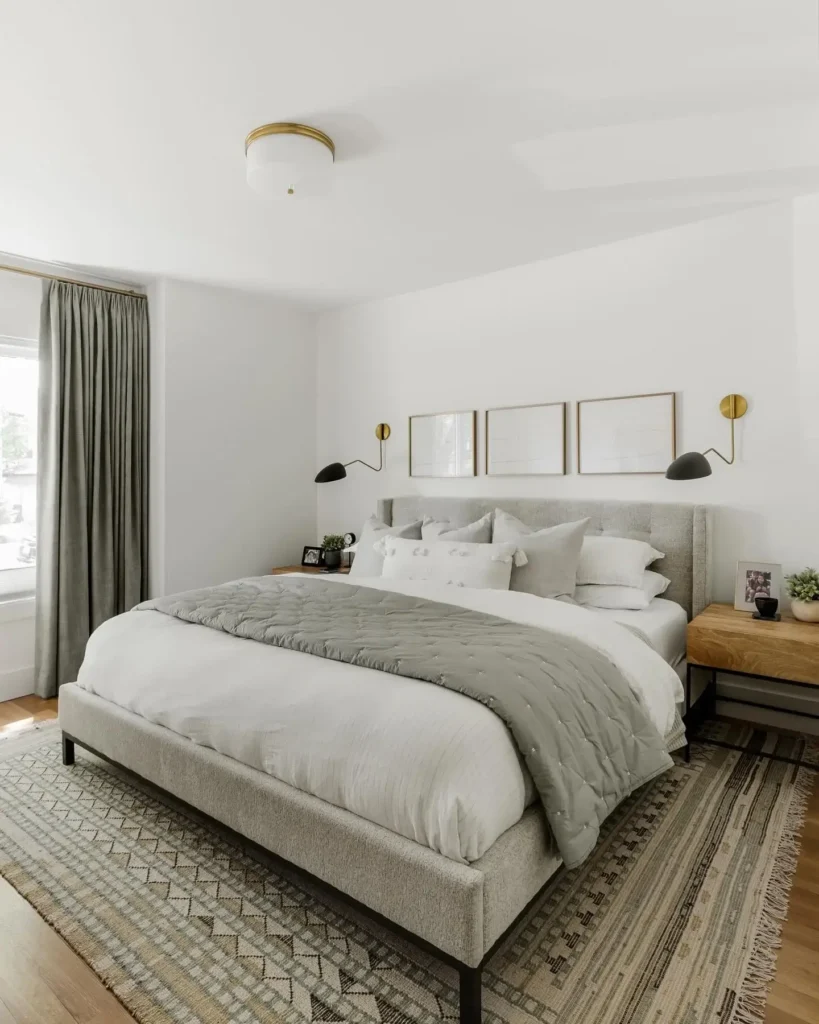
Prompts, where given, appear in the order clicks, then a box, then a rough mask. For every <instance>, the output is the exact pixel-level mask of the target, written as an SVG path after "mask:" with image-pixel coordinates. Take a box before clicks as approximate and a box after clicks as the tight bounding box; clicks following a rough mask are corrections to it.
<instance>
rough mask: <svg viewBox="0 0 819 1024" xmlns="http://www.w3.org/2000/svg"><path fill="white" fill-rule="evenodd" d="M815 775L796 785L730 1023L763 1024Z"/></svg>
mask: <svg viewBox="0 0 819 1024" xmlns="http://www.w3.org/2000/svg"><path fill="white" fill-rule="evenodd" d="M815 779H816V776H815V774H814V772H812V771H810V770H809V769H806V768H802V769H800V770H799V772H798V773H797V776H796V779H795V781H794V784H793V790H794V792H793V796H792V798H791V803H790V806H789V808H788V812H787V814H786V816H785V825H784V829H783V832H782V835H781V837H780V841H779V845H778V847H777V851H776V859H775V861H774V868H773V871H772V872H771V874H770V876H769V878H768V883H767V885H766V887H765V894H764V896H763V904H762V914H761V916H760V919H759V922H758V927H757V932H756V936H755V938H754V945H753V949H752V950H751V956H750V959H749V960H748V969H747V973H746V974H745V978H744V980H743V982H742V987H741V989H740V991H739V993H738V994H737V1002H736V1006H735V1010H734V1013H733V1015H732V1017H731V1024H764V1020H765V1011H766V1007H767V1003H768V993H769V990H770V987H771V983H772V982H773V980H774V977H775V975H776V959H777V955H778V953H779V950H780V948H781V946H782V927H783V925H784V923H785V920H786V918H787V916H788V905H789V903H790V893H791V889H792V887H793V876H794V874H795V873H796V865H797V862H798V860H799V851H800V848H801V846H802V830H803V829H804V827H805V818H806V816H807V808H808V801H809V800H810V798H811V795H812V793H813V786H814V782H815Z"/></svg>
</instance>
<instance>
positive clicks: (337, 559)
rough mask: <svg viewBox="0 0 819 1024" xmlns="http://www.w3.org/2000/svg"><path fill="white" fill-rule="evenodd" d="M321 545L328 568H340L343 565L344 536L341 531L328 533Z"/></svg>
mask: <svg viewBox="0 0 819 1024" xmlns="http://www.w3.org/2000/svg"><path fill="white" fill-rule="evenodd" d="M321 546H322V548H323V550H324V564H325V565H326V566H327V568H328V569H338V568H339V566H340V565H341V551H342V549H343V548H344V537H343V536H342V535H341V534H340V533H327V534H325V536H324V540H323V541H322V542H321Z"/></svg>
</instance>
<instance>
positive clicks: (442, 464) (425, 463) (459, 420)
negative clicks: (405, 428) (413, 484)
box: [409, 410, 478, 477]
mask: <svg viewBox="0 0 819 1024" xmlns="http://www.w3.org/2000/svg"><path fill="white" fill-rule="evenodd" d="M477 415H478V414H477V413H476V412H475V411H474V410H473V411H472V412H439V413H432V414H430V415H428V416H410V420H409V475H410V476H430V477H432V476H434V477H459V476H475V475H476V468H475V425H476V420H477Z"/></svg>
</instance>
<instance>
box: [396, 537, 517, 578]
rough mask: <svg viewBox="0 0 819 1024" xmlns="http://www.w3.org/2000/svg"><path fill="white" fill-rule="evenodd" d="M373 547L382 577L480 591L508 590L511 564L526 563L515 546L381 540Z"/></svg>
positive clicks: (461, 542)
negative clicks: (381, 563) (380, 562)
mask: <svg viewBox="0 0 819 1024" xmlns="http://www.w3.org/2000/svg"><path fill="white" fill-rule="evenodd" d="M376 548H377V549H379V551H380V553H381V554H383V556H384V567H383V570H382V573H381V575H382V576H384V577H386V578H387V579H393V580H429V581H430V582H433V583H450V584H452V585H453V586H456V587H477V588H478V589H481V590H508V589H509V579H510V577H511V575H512V565H513V563H514V562H515V561H518V562H520V563H524V562H525V560H526V556H525V555H524V554H523V553H522V552H519V551H518V546H517V544H470V543H466V542H463V541H457V542H456V541H446V540H434V541H423V540H422V541H420V542H417V541H411V540H403V539H401V538H400V537H384V539H383V540H381V541H379V542H378V544H377V545H376Z"/></svg>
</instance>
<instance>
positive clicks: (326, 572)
mask: <svg viewBox="0 0 819 1024" xmlns="http://www.w3.org/2000/svg"><path fill="white" fill-rule="evenodd" d="M349 571H350V570H349V568H348V567H347V566H344V567H343V568H341V569H323V568H322V567H321V566H318V565H279V566H277V567H276V568H275V569H271V570H270V575H271V576H283V575H284V574H285V573H286V572H306V573H307V574H308V575H309V576H346V575H347V573H348V572H349Z"/></svg>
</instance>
